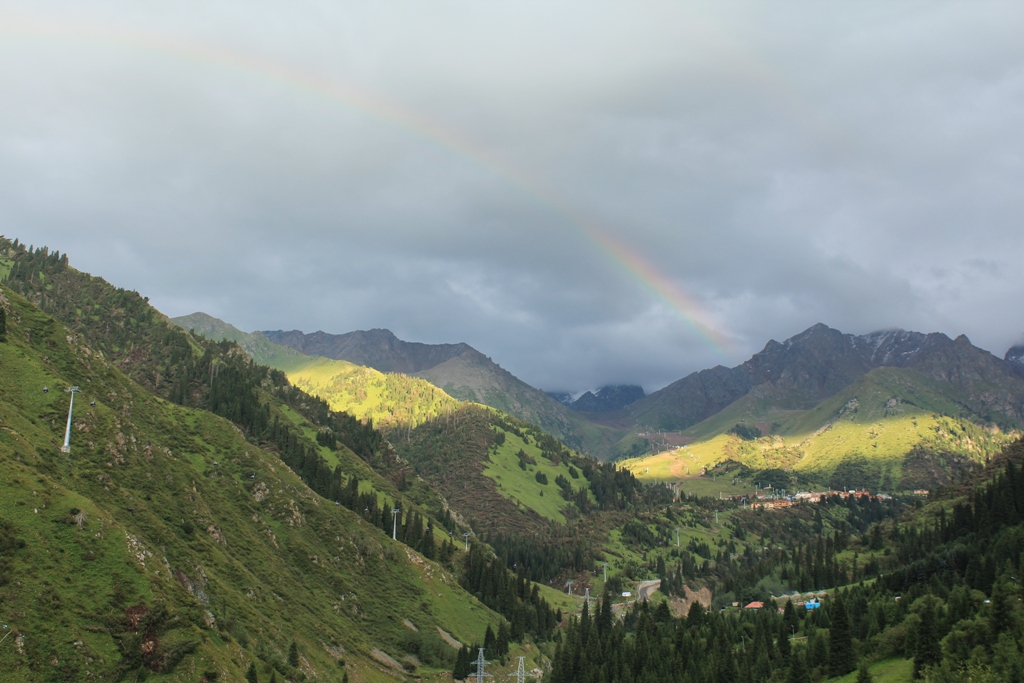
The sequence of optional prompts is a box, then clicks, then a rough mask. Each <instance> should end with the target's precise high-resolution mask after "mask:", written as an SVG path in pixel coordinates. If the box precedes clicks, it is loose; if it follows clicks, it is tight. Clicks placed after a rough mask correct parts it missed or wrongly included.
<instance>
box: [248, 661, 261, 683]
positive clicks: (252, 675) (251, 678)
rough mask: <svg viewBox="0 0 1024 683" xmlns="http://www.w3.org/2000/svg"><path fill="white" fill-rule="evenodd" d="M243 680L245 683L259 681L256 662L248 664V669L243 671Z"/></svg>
mask: <svg viewBox="0 0 1024 683" xmlns="http://www.w3.org/2000/svg"><path fill="white" fill-rule="evenodd" d="M245 680H246V681H247V683H260V676H259V674H258V673H256V663H255V662H254V663H252V664H250V665H249V670H248V671H247V672H246V673H245Z"/></svg>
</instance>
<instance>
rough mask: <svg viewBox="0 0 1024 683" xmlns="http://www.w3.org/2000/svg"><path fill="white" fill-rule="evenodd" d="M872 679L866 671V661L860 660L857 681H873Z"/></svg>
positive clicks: (865, 682) (866, 682)
mask: <svg viewBox="0 0 1024 683" xmlns="http://www.w3.org/2000/svg"><path fill="white" fill-rule="evenodd" d="M874 680H875V679H874V677H872V675H871V672H869V671H868V663H867V662H861V663H860V668H859V669H858V670H857V683H873V681H874Z"/></svg>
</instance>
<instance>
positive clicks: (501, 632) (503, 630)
mask: <svg viewBox="0 0 1024 683" xmlns="http://www.w3.org/2000/svg"><path fill="white" fill-rule="evenodd" d="M508 642H509V629H508V622H507V621H505V620H504V619H502V621H501V623H500V624H498V637H497V642H496V643H495V648H496V649H497V651H498V656H500V657H504V656H505V655H507V654H508Z"/></svg>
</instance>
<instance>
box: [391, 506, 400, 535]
mask: <svg viewBox="0 0 1024 683" xmlns="http://www.w3.org/2000/svg"><path fill="white" fill-rule="evenodd" d="M399 512H401V510H400V509H398V508H395V509H394V510H392V511H391V516H392V517H393V518H394V519H393V522H394V523H393V525H392V527H391V538H392V540H395V541H397V540H398V513H399Z"/></svg>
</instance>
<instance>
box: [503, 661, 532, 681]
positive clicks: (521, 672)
mask: <svg viewBox="0 0 1024 683" xmlns="http://www.w3.org/2000/svg"><path fill="white" fill-rule="evenodd" d="M524 659H526V657H520V658H519V668H518V669H516V670H515V671H513V672H512V673H510V674H509V676H515V677H516V683H526V677H527V676H530V677H531V678H536V674H528V673H526V667H525V666H523V660H524Z"/></svg>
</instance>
